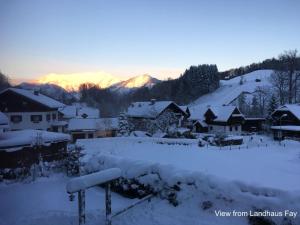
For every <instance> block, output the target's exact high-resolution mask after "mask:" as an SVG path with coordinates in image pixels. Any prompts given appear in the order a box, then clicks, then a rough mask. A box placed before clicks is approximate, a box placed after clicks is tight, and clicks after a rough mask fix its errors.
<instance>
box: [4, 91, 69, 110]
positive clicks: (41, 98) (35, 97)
mask: <svg viewBox="0 0 300 225" xmlns="http://www.w3.org/2000/svg"><path fill="white" fill-rule="evenodd" d="M6 91H13V92H15V93H17V94H19V95H22V96H24V97H26V98H29V99H30V100H32V101H35V102H38V103H40V104H42V105H45V106H47V107H49V108H60V107H64V106H65V104H63V103H61V102H59V101H56V100H55V99H53V98H50V97H48V96H46V95H43V94H41V93H38V94H35V92H34V91H33V90H25V89H19V88H7V89H5V90H4V91H2V92H1V93H0V94H2V93H4V92H6Z"/></svg>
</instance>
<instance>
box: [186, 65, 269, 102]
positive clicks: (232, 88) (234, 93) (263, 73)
mask: <svg viewBox="0 0 300 225" xmlns="http://www.w3.org/2000/svg"><path fill="white" fill-rule="evenodd" d="M272 72H273V70H256V71H253V72H251V73H247V74H245V75H243V79H244V83H243V84H242V85H240V80H241V77H240V76H239V77H235V78H233V79H230V80H221V81H220V87H219V88H218V89H217V90H215V91H214V92H212V93H209V94H206V95H203V96H201V97H200V98H198V99H197V100H196V101H194V102H192V103H191V104H190V105H199V104H203V105H223V104H226V105H227V104H230V103H231V102H232V101H233V100H234V99H236V98H237V97H238V96H239V95H240V94H241V93H242V92H246V93H247V92H248V93H253V92H254V91H255V89H256V88H257V87H262V86H266V85H270V82H269V77H270V75H271V73H272Z"/></svg>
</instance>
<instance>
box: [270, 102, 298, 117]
mask: <svg viewBox="0 0 300 225" xmlns="http://www.w3.org/2000/svg"><path fill="white" fill-rule="evenodd" d="M275 111H290V112H291V113H293V114H294V115H295V116H296V117H297V118H298V119H299V120H300V104H285V105H284V106H281V107H279V108H278V109H276V110H275Z"/></svg>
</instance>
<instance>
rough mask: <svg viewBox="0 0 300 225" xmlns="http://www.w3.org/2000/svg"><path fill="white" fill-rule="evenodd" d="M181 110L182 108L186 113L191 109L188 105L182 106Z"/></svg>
mask: <svg viewBox="0 0 300 225" xmlns="http://www.w3.org/2000/svg"><path fill="white" fill-rule="evenodd" d="M179 108H180V109H181V110H182V111H184V112H186V111H187V110H189V107H188V106H187V105H180V106H179Z"/></svg>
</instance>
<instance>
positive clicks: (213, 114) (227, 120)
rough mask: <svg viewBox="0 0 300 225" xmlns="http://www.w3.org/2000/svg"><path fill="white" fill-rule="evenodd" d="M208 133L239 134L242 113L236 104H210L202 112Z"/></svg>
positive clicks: (242, 118)
mask: <svg viewBox="0 0 300 225" xmlns="http://www.w3.org/2000/svg"><path fill="white" fill-rule="evenodd" d="M204 117H205V122H206V123H207V124H208V132H209V133H225V134H240V133H241V131H242V123H243V122H244V115H243V114H242V113H241V112H240V110H239V109H238V108H237V107H236V106H231V105H226V106H211V107H209V108H208V109H207V111H206V112H205V114H204Z"/></svg>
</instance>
